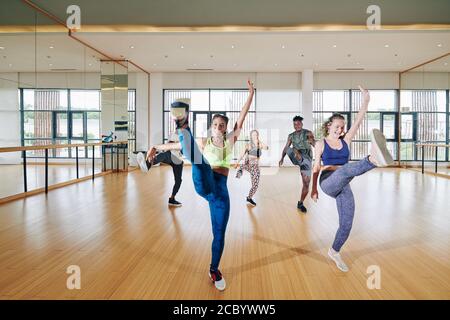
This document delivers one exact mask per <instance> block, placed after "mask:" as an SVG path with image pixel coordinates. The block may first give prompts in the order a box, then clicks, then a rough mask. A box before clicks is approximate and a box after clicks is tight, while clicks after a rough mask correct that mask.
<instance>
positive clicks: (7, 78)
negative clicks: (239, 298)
mask: <svg viewBox="0 0 450 320" xmlns="http://www.w3.org/2000/svg"><path fill="white" fill-rule="evenodd" d="M17 89H18V74H17V73H0V119H1V120H0V147H16V146H20V112H19V96H18V92H17ZM20 161H21V154H20V152H12V153H9V152H8V153H0V164H17V163H20Z"/></svg>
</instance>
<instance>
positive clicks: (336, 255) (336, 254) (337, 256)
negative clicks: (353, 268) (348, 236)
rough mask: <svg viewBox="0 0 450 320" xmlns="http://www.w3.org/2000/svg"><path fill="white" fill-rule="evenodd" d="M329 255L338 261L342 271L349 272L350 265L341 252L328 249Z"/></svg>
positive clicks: (337, 264) (335, 261)
mask: <svg viewBox="0 0 450 320" xmlns="http://www.w3.org/2000/svg"><path fill="white" fill-rule="evenodd" d="M328 256H329V257H330V258H331V259H332V260H333V261H334V263H336V266H337V267H338V269H339V270H341V271H342V272H348V270H349V269H348V267H347V265H346V264H345V262H344V261H343V260H342V258H341V255H340V254H339V252H336V251H334V250H333V249H331V248H330V249H328Z"/></svg>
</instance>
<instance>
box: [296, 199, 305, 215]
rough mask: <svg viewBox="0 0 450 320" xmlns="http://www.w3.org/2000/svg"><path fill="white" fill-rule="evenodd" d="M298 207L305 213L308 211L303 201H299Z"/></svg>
mask: <svg viewBox="0 0 450 320" xmlns="http://www.w3.org/2000/svg"><path fill="white" fill-rule="evenodd" d="M297 209H298V210H300V211H301V212H303V213H306V211H308V210H306V207H305V206H304V205H303V202H301V201H299V202H297Z"/></svg>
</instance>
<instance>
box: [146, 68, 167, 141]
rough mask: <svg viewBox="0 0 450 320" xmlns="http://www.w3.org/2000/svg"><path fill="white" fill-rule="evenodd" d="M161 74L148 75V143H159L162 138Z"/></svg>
mask: <svg viewBox="0 0 450 320" xmlns="http://www.w3.org/2000/svg"><path fill="white" fill-rule="evenodd" d="M162 92H163V74H162V73H152V74H151V75H150V106H149V107H150V110H149V113H148V115H149V122H148V123H149V124H150V126H149V131H148V132H149V137H150V139H149V140H150V145H155V144H161V143H162V139H163V132H162V122H163V112H162V108H163V99H162Z"/></svg>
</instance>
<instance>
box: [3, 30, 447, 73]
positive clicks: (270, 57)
mask: <svg viewBox="0 0 450 320" xmlns="http://www.w3.org/2000/svg"><path fill="white" fill-rule="evenodd" d="M76 36H77V37H79V38H81V39H83V41H85V42H87V43H89V44H92V45H93V46H95V47H96V48H98V49H100V50H101V51H103V52H105V53H107V54H109V55H110V56H112V57H114V58H121V56H122V57H123V58H126V59H131V60H132V61H133V62H135V63H137V64H138V65H140V66H142V67H143V68H144V69H146V70H148V71H150V72H180V71H186V70H187V69H213V70H214V71H218V72H298V71H302V70H304V69H314V70H315V71H336V69H337V68H363V69H364V71H402V70H405V69H408V68H410V67H412V66H415V65H417V64H419V63H422V62H425V61H427V60H429V59H433V58H436V57H438V56H440V55H443V54H445V53H447V52H450V31H434V32H433V31H383V32H379V31H357V32H356V31H355V32H287V33H274V32H272V33H265V32H255V33H231V32H230V33H198V32H197V33H77V34H76ZM35 43H37V46H35ZM438 44H440V46H438ZM334 45H336V47H333V46H334ZM385 45H388V46H389V47H385ZM50 46H53V47H54V48H53V49H50V48H49V47H50ZM130 46H134V49H131V48H130ZM181 46H184V48H181ZM232 46H234V48H232ZM282 46H284V48H282ZM1 47H4V49H1ZM301 54H303V57H302V56H301ZM36 56H37V59H36ZM93 56H95V57H96V58H93ZM99 58H100V55H99V54H97V53H95V52H94V51H92V50H91V49H88V48H86V47H85V46H83V45H81V44H80V43H78V42H76V41H75V40H73V39H71V38H69V37H68V36H67V35H66V34H58V33H47V34H38V35H34V34H0V72H8V71H15V72H34V71H50V70H51V69H75V71H85V72H91V71H99V70H100V69H99V68H100V66H99V63H98V59H99ZM90 64H91V65H90ZM441 65H442V69H441V68H440V67H441V66H440V64H439V63H435V65H434V66H433V67H434V68H435V70H433V71H447V72H450V66H448V64H447V66H444V63H441ZM36 66H37V67H36Z"/></svg>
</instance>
